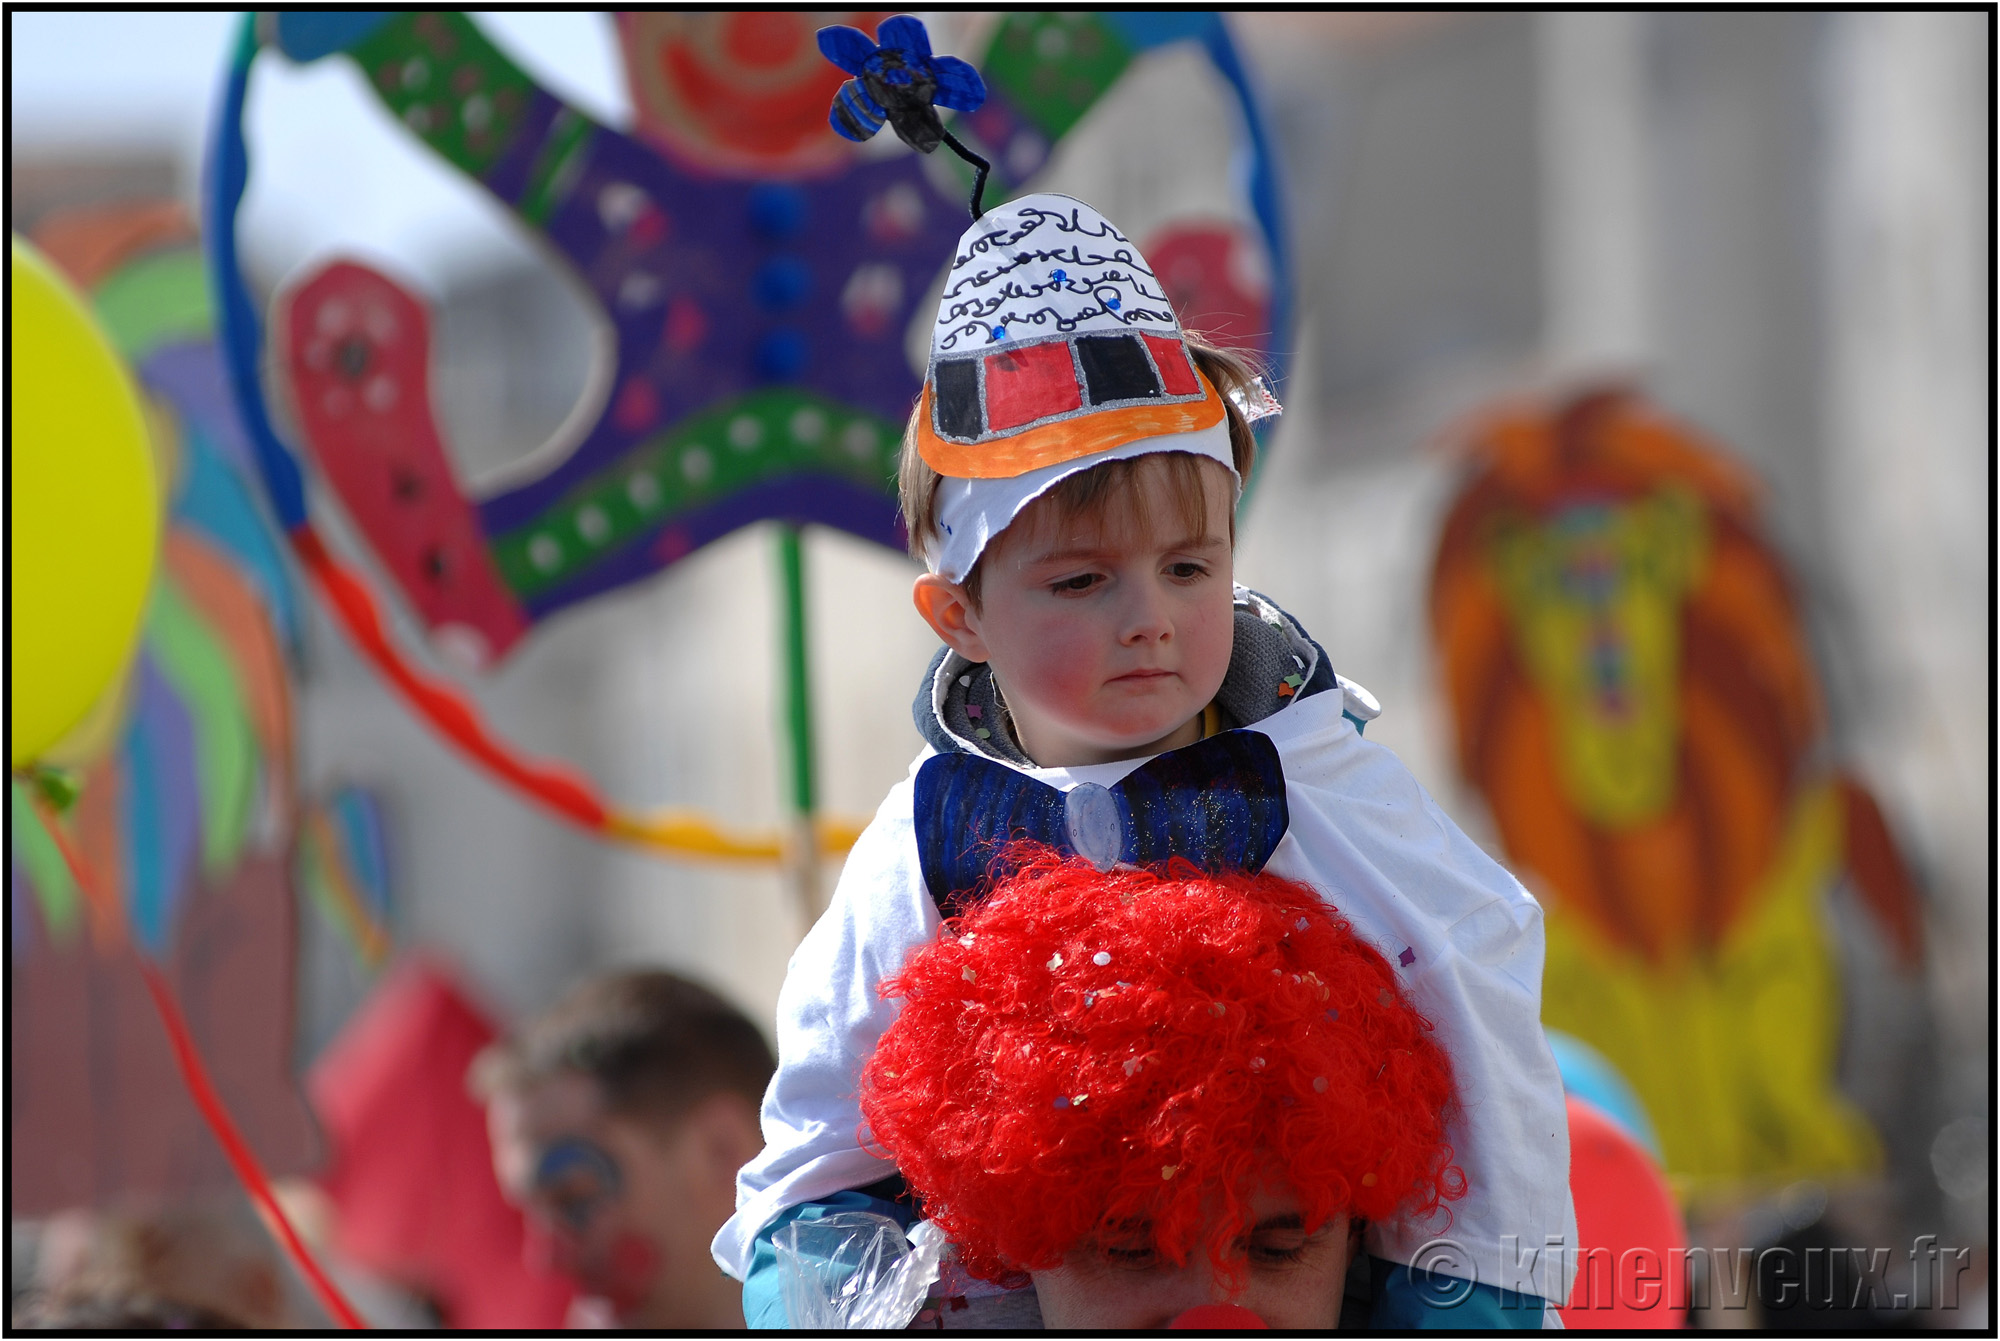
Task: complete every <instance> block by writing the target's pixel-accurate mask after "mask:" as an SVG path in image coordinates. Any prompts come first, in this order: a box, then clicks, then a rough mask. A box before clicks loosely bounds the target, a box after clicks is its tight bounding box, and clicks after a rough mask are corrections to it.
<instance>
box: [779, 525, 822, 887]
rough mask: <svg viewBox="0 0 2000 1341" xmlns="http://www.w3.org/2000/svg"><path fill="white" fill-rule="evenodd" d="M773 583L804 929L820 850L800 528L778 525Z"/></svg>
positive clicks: (794, 866) (794, 861)
mask: <svg viewBox="0 0 2000 1341" xmlns="http://www.w3.org/2000/svg"><path fill="white" fill-rule="evenodd" d="M778 580H779V584H780V585H781V586H782V587H783V589H784V609H783V614H782V616H781V617H782V619H783V621H784V626H783V629H782V631H781V633H782V636H781V639H780V641H781V642H782V644H783V645H782V647H781V649H780V656H781V657H782V659H783V679H784V685H785V726H786V734H787V735H788V736H789V737H790V745H791V749H790V751H789V753H790V755H791V811H792V835H793V841H792V849H793V850H792V853H791V862H790V864H791V867H792V876H793V885H794V889H795V891H796V893H797V896H798V901H799V906H800V911H801V912H802V913H803V914H804V916H805V918H806V922H807V924H808V925H810V924H811V923H812V921H813V920H814V919H815V918H817V917H818V916H819V887H818V886H819V845H818V843H817V841H816V840H815V835H814V824H813V819H814V815H815V813H816V812H817V811H818V809H819V796H818V787H817V785H816V770H815V768H814V759H813V723H812V682H811V679H810V677H809V672H808V667H809V666H810V664H811V662H810V658H809V656H808V648H807V638H806V632H807V630H806V576H805V552H804V547H803V546H802V545H801V543H800V530H799V527H798V526H797V525H796V524H794V523H792V522H780V523H779V524H778Z"/></svg>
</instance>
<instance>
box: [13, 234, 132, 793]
mask: <svg viewBox="0 0 2000 1341" xmlns="http://www.w3.org/2000/svg"><path fill="white" fill-rule="evenodd" d="M9 249H10V251H11V252H12V265H11V267H10V269H11V274H12V278H13V290H12V293H11V296H10V298H9V302H8V311H7V324H8V334H9V336H10V345H11V349H12V353H11V356H10V359H9V365H8V371H9V373H10V378H9V381H10V384H11V390H12V392H13V404H12V408H11V410H10V417H9V421H8V439H9V444H10V452H9V455H10V457H11V460H10V462H9V470H10V473H11V475H12V484H13V497H12V500H11V502H10V503H9V505H8V509H7V525H8V540H7V561H8V578H7V584H8V595H9V597H10V604H11V606H12V611H11V614H10V615H9V621H8V638H7V669H8V679H9V681H10V684H9V687H8V698H7V725H8V728H9V734H10V736H11V740H10V742H9V749H8V754H9V766H10V767H11V768H21V767H23V766H24V765H27V764H31V763H33V762H34V761H35V760H36V759H37V758H38V757H39V756H40V755H41V753H42V751H43V750H45V749H47V748H48V747H49V746H50V745H53V744H54V743H55V742H56V741H58V740H60V739H61V738H62V737H63V735H64V734H65V733H67V732H68V731H69V730H70V728H72V727H74V726H75V725H77V723H78V722H80V721H82V720H83V718H84V715H85V714H86V713H88V712H89V711H90V709H91V706H92V705H93V704H94V703H96V702H97V700H98V697H99V696H100V695H102V694H103V693H104V691H105V689H106V688H108V687H109V686H110V685H111V684H112V683H113V681H114V680H116V678H117V676H118V674H119V672H120V671H122V670H123V669H124V667H125V662H126V661H127V659H128V658H129V657H130V656H131V655H132V645H133V642H134V640H135V639H136V638H137V636H138V632H139V618H140V615H141V613H142V611H143V610H144V607H145V602H146V590H147V587H148V586H149V584H150V583H151V581H152V576H153V562H154V558H155V555H156V553H157V551H158V548H159V530H160V506H159V488H158V484H157V482H156V479H155V476H154V471H153V457H152V452H151V450H150V449H149V448H148V446H147V438H146V423H145V419H144V417H143V415H142V414H141V412H140V409H139V399H138V396H137V394H136V392H135V391H134V388H133V385H132V379H131V377H130V375H129V374H127V372H126V371H125V365H124V364H123V363H121V362H120V361H119V358H118V356H117V354H116V353H114V352H113V351H112V348H111V344H110V342H109V341H108V340H106V339H105V337H104V334H103V332H102V331H100V330H99V329H98V326H97V323H96V321H95V320H93V319H92V317H91V315H90V311H89V309H88V308H87V307H86V306H85V305H84V302H83V300H82V299H81V298H79V297H78V296H77V294H76V292H75V290H73V289H71V288H70V286H69V284H68V283H67V282H66V281H65V280H64V279H63V278H62V277H61V276H60V275H58V274H57V273H56V270H55V268H54V267H53V266H51V265H50V264H49V262H48V260H47V259H46V258H45V257H43V256H42V255H41V253H39V252H37V251H36V250H35V249H34V248H33V247H31V246H29V245H28V244H27V243H25V242H23V241H22V240H21V239H20V238H18V237H15V238H11V239H10V248H9Z"/></svg>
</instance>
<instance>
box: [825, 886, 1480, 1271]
mask: <svg viewBox="0 0 2000 1341" xmlns="http://www.w3.org/2000/svg"><path fill="white" fill-rule="evenodd" d="M1012 856H1013V864H1014V865H1015V866H1016V868H1017V869H1016V872H1015V874H1013V875H1012V876H1010V877H1009V878H1007V879H1006V880H1004V881H1002V882H1001V883H1000V884H999V885H998V886H997V887H996V888H995V889H994V890H993V892H992V893H991V895H989V896H988V897H987V898H986V899H985V900H983V901H982V902H981V903H979V904H978V905H977V906H976V907H975V908H974V909H973V910H972V911H971V912H969V913H967V914H965V915H964V916H962V917H959V918H957V919H955V920H954V921H952V922H949V923H947V924H946V926H945V928H944V930H943V932H942V933H941V935H940V936H939V938H938V939H937V940H936V941H935V942H933V943H932V944H931V945H929V946H927V947H925V948H923V949H921V950H918V951H917V952H916V953H914V954H912V955H911V957H910V959H909V960H908V961H907V962H906V963H905V965H904V967H903V969H902V971H901V972H900V973H898V974H896V975H895V976H894V977H891V978H889V979H887V980H885V981H884V982H883V984H882V994H883V995H884V996H885V997H890V998H899V999H901V1001H902V1007H901V1010H900V1013H899V1014H898V1015H897V1016H896V1020H895V1023H893V1024H892V1025H890V1026H889V1029H888V1030H887V1032H886V1033H884V1034H883V1036H882V1040H881V1043H880V1045H879V1046H878V1047H877V1049H876V1052H875V1055H874V1056H873V1057H872V1058H871V1059H870V1061H869V1063H868V1066H867V1069H866V1070H865V1072H864V1073H863V1080H862V1112H863V1114H864V1115H865V1116H866V1119H867V1122H868V1127H869V1133H870V1136H871V1138H872V1140H874V1141H875V1142H876V1143H878V1144H879V1145H880V1146H882V1147H883V1148H884V1149H885V1150H887V1151H888V1153H889V1154H890V1155H891V1156H892V1157H894V1158H895V1160H896V1162H897V1166H898V1167H899V1168H900V1169H901V1170H902V1171H903V1174H904V1176H905V1177H906V1178H907V1179H908V1181H909V1184H910V1187H911V1189H912V1190H913V1191H914V1192H915V1193H916V1194H917V1195H918V1196H919V1197H921V1198H922V1199H923V1202H924V1206H925V1213H926V1214H927V1215H928V1216H929V1217H930V1218H932V1219H934V1220H936V1221H937V1222H938V1224H939V1225H941V1226H942V1227H943V1228H944V1229H945V1230H946V1232H947V1233H948V1234H949V1236H950V1238H951V1240H952V1241H953V1242H954V1243H955V1244H956V1245H958V1248H959V1252H960V1260H961V1261H962V1262H964V1263H965V1265H966V1266H967V1268H968V1269H969V1270H971V1271H973V1272H974V1273H975V1274H977V1275H980V1276H982V1277H985V1278H986V1279H990V1280H998V1279H1001V1278H1002V1277H1004V1276H1006V1275H1008V1274H1009V1273H1010V1272H1015V1271H1038V1270H1046V1269H1049V1268H1051V1267H1055V1266H1058V1265H1060V1264H1061V1262H1062V1260H1063V1256H1064V1254H1065V1253H1066V1252H1067V1251H1069V1250H1070V1249H1072V1248H1073V1247H1075V1246H1076V1245H1077V1244H1078V1243H1080V1242H1081V1241H1082V1240H1084V1239H1085V1238H1086V1237H1088V1236H1089V1235H1090V1234H1092V1233H1093V1232H1095V1231H1097V1230H1099V1229H1101V1228H1102V1227H1104V1226H1105V1225H1107V1224H1117V1223H1144V1224H1148V1225H1150V1226H1151V1231H1152V1235H1153V1243H1154V1246H1155V1247H1156V1248H1157V1249H1158V1251H1159V1252H1160V1253H1161V1255H1162V1256H1164V1257H1166V1258H1168V1259H1170V1260H1172V1261H1174V1262H1176V1263H1179V1262H1182V1261H1185V1260H1186V1258H1187V1256H1188V1254H1189V1253H1191V1252H1194V1251H1206V1252H1207V1253H1208V1254H1209V1255H1210V1256H1211V1257H1212V1258H1213V1259H1214V1261H1215V1263H1216V1265H1217V1266H1218V1267H1220V1268H1223V1269H1224V1270H1229V1269H1230V1261H1229V1256H1228V1254H1229V1249H1230V1245H1231V1243H1232V1242H1233V1241H1234V1240H1235V1239H1236V1238H1237V1236H1238V1235H1239V1234H1240V1233H1241V1232H1242V1231H1243V1228H1244V1223H1245V1221H1246V1219H1247V1207H1246V1205H1245V1203H1244V1200H1243V1198H1244V1197H1245V1196H1246V1195H1247V1192H1248V1190H1249V1189H1250V1188H1251V1186H1252V1185H1253V1183H1254V1182H1255V1181H1256V1180H1257V1179H1259V1178H1261V1177H1266V1176H1268V1177H1271V1178H1274V1179H1276V1180H1278V1181H1280V1182H1282V1183H1283V1184H1285V1185H1288V1186H1290V1187H1292V1188H1293V1189H1295V1190H1296V1191H1297V1192H1298V1194H1299V1196H1300V1199H1301V1211H1302V1213H1303V1216H1304V1220H1305V1229H1306V1232H1308V1233H1311V1232H1314V1231H1316V1230H1317V1229H1318V1228H1319V1227H1320V1226H1321V1225H1322V1224H1324V1223H1325V1222H1326V1221H1327V1220H1328V1219H1329V1218H1331V1217H1333V1216H1335V1215H1337V1214H1340V1213H1341V1212H1348V1213H1351V1214H1353V1215H1355V1216H1358V1217H1361V1218H1365V1219H1386V1218H1388V1217H1390V1216H1392V1215H1396V1214H1399V1213H1411V1212H1413V1213H1415V1214H1418V1215H1422V1214H1423V1213H1425V1212H1429V1211H1436V1210H1437V1209H1438V1207H1439V1205H1440V1203H1441V1202H1444V1201H1448V1200H1453V1199H1455V1198H1457V1197H1459V1196H1461V1195H1463V1193H1464V1190H1465V1185H1464V1178H1463V1175H1462V1174H1461V1173H1460V1171H1459V1170H1458V1169H1457V1168H1455V1167H1453V1166H1452V1165H1451V1148H1450V1146H1449V1145H1448V1144H1447V1143H1446V1139H1445V1122H1446V1115H1447V1113H1448V1112H1449V1111H1450V1110H1451V1109H1452V1107H1453V1105H1454V1097H1453V1090H1452V1079H1451V1067H1450V1063H1449V1061H1448V1060H1447V1058H1446V1057H1445V1055H1444V1053H1443V1052H1442V1051H1441V1050H1440V1049H1439V1047H1438V1045H1437V1044H1436V1042H1434V1041H1433V1040H1432V1038H1431V1027H1430V1024H1429V1023H1428V1022H1427V1021H1426V1020H1424V1019H1423V1018H1422V1017H1421V1016H1420V1015H1418V1014H1417V1012H1416V1010H1415V1009H1414V1008H1412V1006H1411V1005H1410V1004H1409V1002H1408V1001H1407V1000H1405V999H1404V998H1403V997H1402V996H1401V995H1400V994H1399V993H1398V992H1397V991H1396V989H1395V975H1394V972H1393V971H1392V970H1391V969H1390V967H1389V965H1388V964H1387V963H1385V962H1384V961H1383V959H1382V956H1381V955H1379V954H1377V953H1376V952H1375V951H1374V950H1372V949H1370V948H1369V947H1368V946H1367V945H1365V944H1364V943H1362V942H1361V941H1359V940H1358V939H1356V938H1355V936H1354V933H1353V931H1352V930H1351V929H1350V928H1349V927H1348V925H1347V924H1346V922H1345V921H1343V920H1342V919H1341V918H1340V917H1339V916H1338V914H1337V913H1336V912H1335V911H1334V910H1332V909H1330V908H1329V907H1328V906H1327V905H1326V904H1325V903H1324V902H1323V901H1322V900H1321V898H1320V896H1319V895H1318V894H1317V893H1316V892H1314V891H1313V890H1311V889H1309V888H1306V887H1305V886H1302V885H1298V884H1294V883H1293V882H1291V881H1288V880H1283V879H1280V878H1277V877H1275V876H1255V877H1252V876H1244V875H1229V874H1224V875H1213V876H1211V875H1204V874H1202V873H1200V872H1198V871H1197V870H1195V868H1193V867H1192V866H1188V865H1186V864H1184V863H1178V862H1177V863H1174V864H1172V865H1171V866H1169V867H1168V868H1166V869H1165V871H1164V873H1162V872H1160V871H1147V870H1131V869H1127V870H1117V871H1110V872H1100V871H1098V870H1097V869H1095V868H1094V867H1092V866H1091V865H1090V864H1089V863H1087V862H1084V861H1079V860H1074V859H1071V860H1067V861H1065V860H1063V859H1062V858H1061V857H1060V856H1058V855H1057V854H1055V853H1053V852H1051V851H1049V850H1047V849H1039V850H1036V851H1026V852H1016V853H1014V854H1012ZM1301 924H1303V925H1301ZM1330 1012H1338V1014H1337V1017H1336V1016H1334V1015H1332V1014H1330ZM974 1057H976V1058H978V1059H979V1060H980V1063H981V1064H980V1065H977V1066H966V1065H963V1064H962V1063H963V1061H964V1060H965V1059H968V1058H974ZM1438 1220H1439V1223H1443V1220H1444V1217H1443V1216H1439V1217H1438ZM1237 1269H1239V1270H1240V1264H1239V1265H1238V1268H1237Z"/></svg>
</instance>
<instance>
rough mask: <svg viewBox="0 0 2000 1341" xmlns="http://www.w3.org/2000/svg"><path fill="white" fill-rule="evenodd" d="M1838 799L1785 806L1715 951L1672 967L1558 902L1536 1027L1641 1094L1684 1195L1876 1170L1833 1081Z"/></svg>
mask: <svg viewBox="0 0 2000 1341" xmlns="http://www.w3.org/2000/svg"><path fill="white" fill-rule="evenodd" d="M1841 841H1842V832H1841V810H1840V804H1839V797H1838V795H1837V793H1836V792H1835V790H1834V788H1833V787H1832V786H1831V785H1829V784H1824V783H1823V784H1821V785H1819V786H1817V787H1814V788H1812V789H1810V790H1809V791H1807V792H1806V793H1805V794H1804V795H1803V796H1802V797H1801V799H1800V800H1799V802H1798V803H1797V805H1795V806H1794V807H1793V811H1792V814H1791V816H1790V818H1789V820H1788V821H1787V826H1786V835H1785V840H1784V843H1783V845H1782V846H1781V847H1780V849H1779V853H1778V857H1777V860H1776V861H1775V862H1774V863H1773V864H1772V868H1771V870H1770V872H1769V873H1768V874H1767V876H1766V878H1765V879H1764V881H1763V882H1762V883H1761V884H1760V885H1759V887H1758V888H1757V890H1756V891H1755V892H1754V894H1753V896H1752V899H1751V901H1750V903H1749V905H1748V907H1747V908H1746V912H1745V915H1744V917H1743V918H1742V920H1741V921H1740V922H1739V924H1738V925H1737V927H1736V929H1735V930H1734V932H1733V933H1732V934H1731V936H1730V938H1729V939H1728V940H1727V941H1726V942H1725V943H1724V944H1723V946H1722V947H1721V949H1720V951H1719V952H1718V953H1716V954H1714V955H1713V956H1705V957H1701V958H1696V959H1690V960H1687V961H1684V962H1683V963H1681V964H1679V965H1676V966H1673V967H1670V968H1665V969H1662V968H1657V967H1653V966H1650V965H1648V964H1647V963H1645V962H1644V961H1642V960H1641V959H1639V958H1638V957H1636V956H1634V955H1631V954H1628V953H1626V952H1624V951H1622V950H1621V949H1619V948H1618V947H1616V946H1614V945H1612V944H1610V943H1609V942H1607V941H1604V940H1603V939H1601V938H1600V937H1599V936H1598V935H1597V934H1596V933H1595V932H1594V931H1593V930H1592V929H1591V927H1590V926H1589V924H1588V923H1587V922H1586V921H1585V919H1583V918H1581V917H1570V916H1565V915H1563V913H1562V910H1561V909H1560V908H1559V907H1557V908H1551V909H1550V910H1549V915H1548V922H1547V926H1548V958H1547V965H1546V969H1545V971H1544V975H1543V985H1542V1019H1543V1021H1544V1022H1545V1023H1546V1024H1547V1025H1548V1026H1549V1027H1550V1028H1553V1029H1561V1030H1565V1031H1567V1032H1569V1033H1572V1034H1575V1035H1576V1036H1577V1037H1578V1038H1581V1039H1583V1040H1585V1041H1586V1042H1588V1043H1590V1044H1591V1045H1592V1046H1593V1047H1596V1048H1597V1049H1599V1050H1600V1051H1602V1052H1603V1053H1604V1054H1605V1056H1607V1057H1609V1058H1610V1059H1611V1061H1612V1062H1613V1064H1615V1065H1616V1066H1617V1067H1618V1069H1619V1070H1620V1071H1622V1072H1623V1073H1624V1075H1625V1078H1626V1079H1627V1080H1629V1081H1631V1083H1632V1086H1633V1088H1634V1089H1636V1090H1637V1091H1638V1092H1639V1096H1640V1098H1641V1099H1642V1100H1643V1101H1644V1102H1645V1104H1646V1109H1647V1112H1648V1113H1649V1114H1650V1115H1651V1117H1652V1119H1653V1124H1654V1126H1655V1127H1656V1128H1657V1129H1658V1131H1659V1136H1660V1146H1661V1149H1662V1151H1663V1152H1664V1154H1665V1156H1666V1165H1667V1169H1668V1170H1669V1172H1671V1173H1673V1174H1675V1175H1677V1176H1678V1177H1680V1178H1681V1179H1683V1180H1685V1185H1686V1186H1687V1187H1688V1188H1690V1189H1691V1190H1696V1191H1699V1190H1702V1189H1706V1188H1710V1187H1716V1186H1718V1185H1724V1184H1727V1185H1740V1184H1743V1183H1745V1182H1765V1181H1777V1182H1784V1181H1790V1180H1792V1179H1796V1178H1803V1177H1809V1176H1811V1177H1825V1176H1828V1175H1831V1174H1838V1173H1844V1172H1858V1171H1861V1170H1866V1169H1871V1168H1873V1167H1875V1166H1876V1165H1877V1164H1878V1163H1879V1161H1880V1158H1881V1152H1880V1147H1879V1143H1878V1141H1877V1139H1876V1136H1875V1133H1874V1131H1873V1129H1872V1128H1871V1127H1870V1126H1869V1124H1868V1122H1867V1120H1866V1119H1865V1118H1864V1117H1863V1116H1862V1115H1861V1114H1860V1112H1859V1111H1858V1110H1856V1109H1855V1108H1854V1106H1853V1105H1852V1104H1850V1103H1849V1102H1848V1101H1847V1100H1846V1099H1845V1098H1844V1097H1842V1095H1841V1094H1840V1092H1839V1090H1838V1089H1837V1088H1836V1085H1835V1068H1836V1066H1837V1065H1838V1058H1839V1044H1840V1015H1841V1010H1840V981H1839V976H1838V974H1839V968H1838V963H1837V961H1836V959H1835V957H1834V953H1833V947H1832V944H1831V939H1830V937H1829V934H1828V929H1827V926H1826V923H1825V915H1824V908H1823V904H1824V899H1823V895H1824V893H1825V891H1826V889H1827V887H1828V886H1829V885H1830V884H1831V882H1832V880H1833V878H1834V876H1835V875H1836V874H1837V873H1838V870H1839V864H1840V853H1841Z"/></svg>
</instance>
